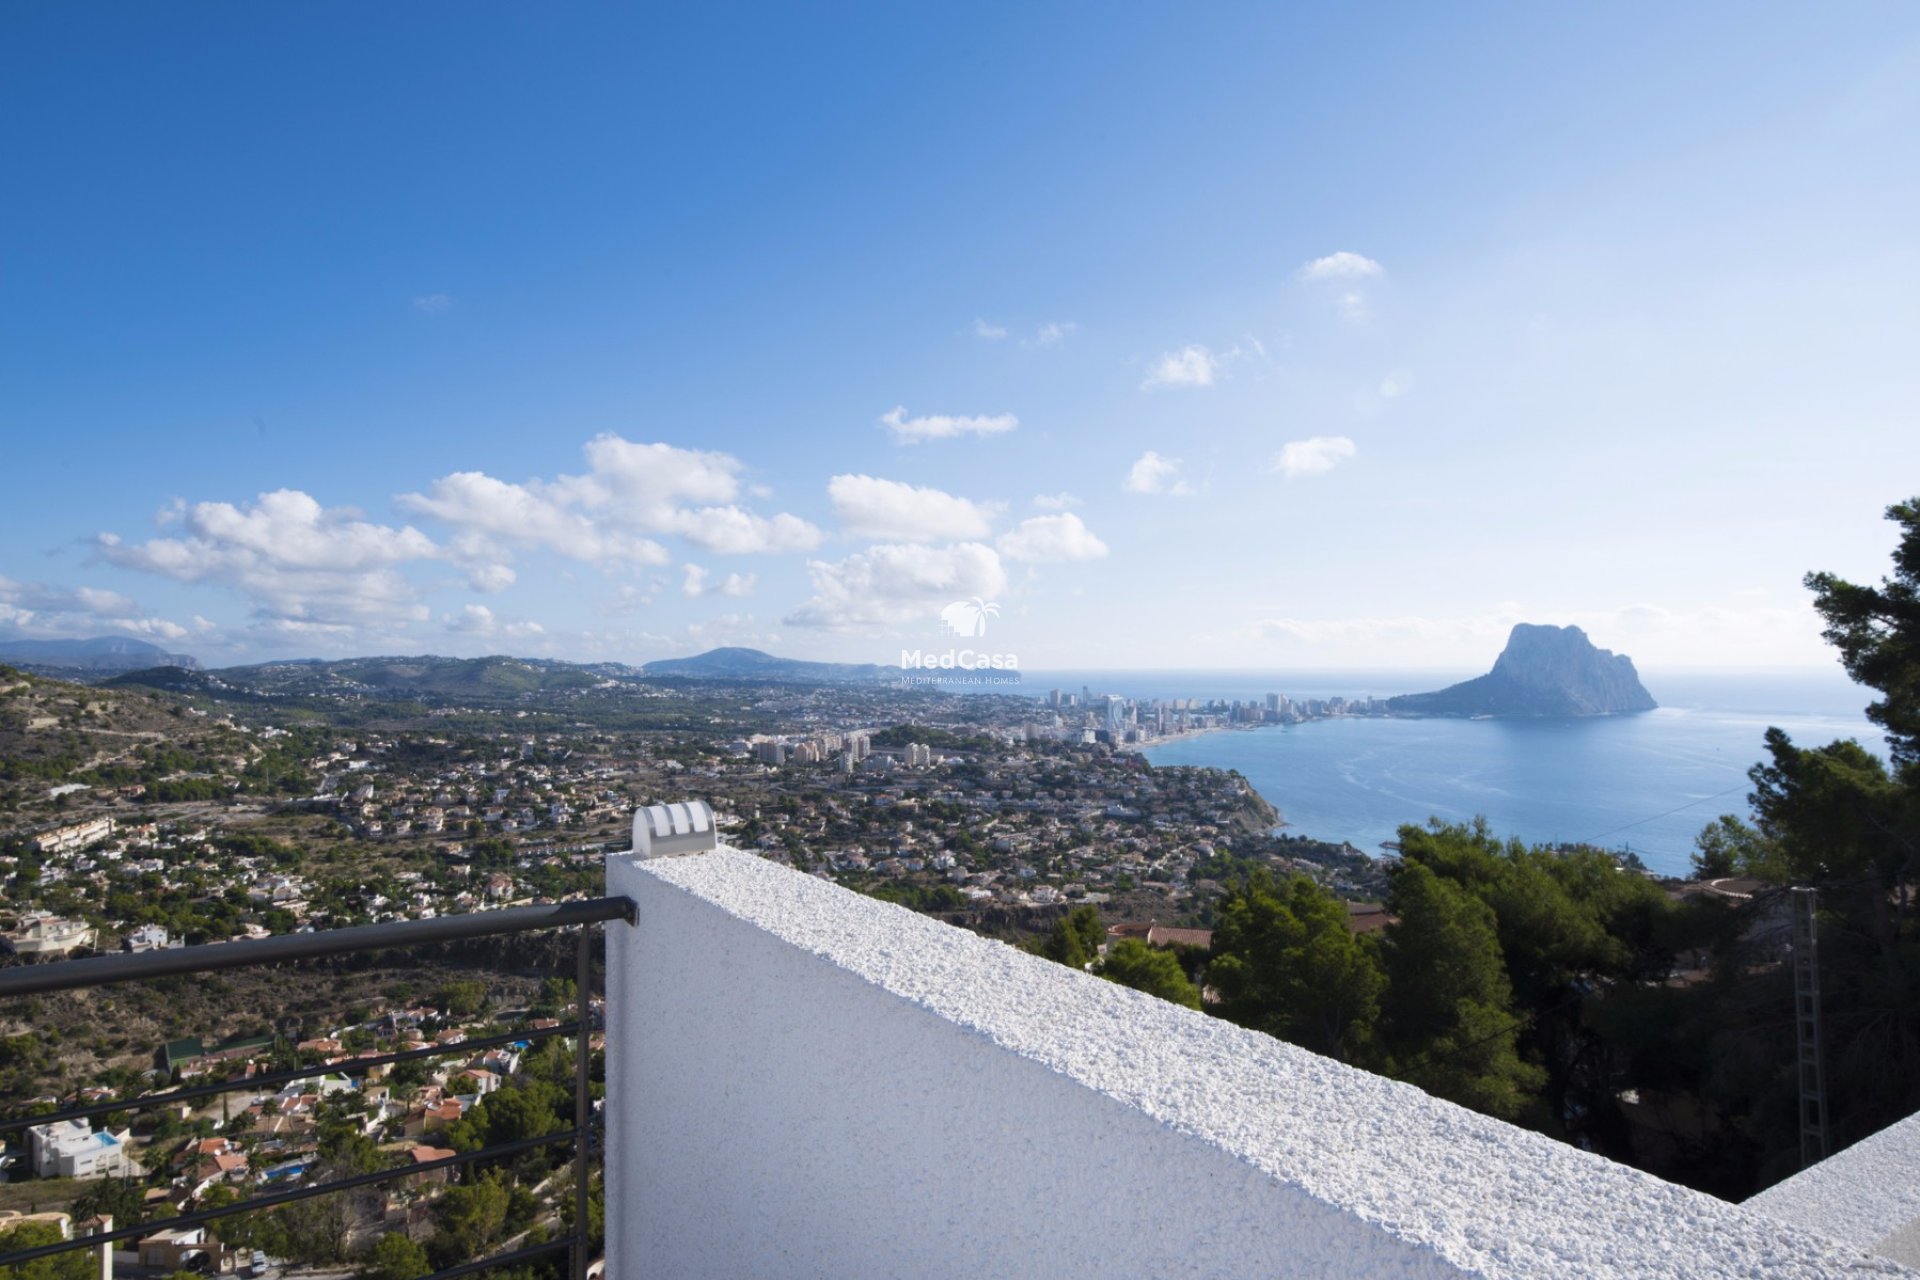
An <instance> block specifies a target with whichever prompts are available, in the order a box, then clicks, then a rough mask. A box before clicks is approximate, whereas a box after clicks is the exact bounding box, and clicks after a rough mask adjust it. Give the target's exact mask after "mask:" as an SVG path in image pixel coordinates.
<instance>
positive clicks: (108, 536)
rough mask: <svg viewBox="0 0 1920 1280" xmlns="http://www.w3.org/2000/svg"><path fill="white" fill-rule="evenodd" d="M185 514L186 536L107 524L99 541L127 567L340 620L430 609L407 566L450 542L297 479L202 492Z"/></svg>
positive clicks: (294, 613)
mask: <svg viewBox="0 0 1920 1280" xmlns="http://www.w3.org/2000/svg"><path fill="white" fill-rule="evenodd" d="M178 524H179V526H180V532H179V534H178V535H177V536H168V537H162V538H154V539H152V540H150V541H148V542H144V543H127V542H124V541H122V540H121V539H120V537H119V536H118V535H116V534H112V533H102V534H101V535H99V537H98V538H97V539H95V543H94V545H95V549H96V551H97V553H98V554H99V556H100V557H101V559H103V560H106V561H107V562H108V563H110V564H116V565H119V566H121V567H123V568H128V569H138V570H141V571H143V572H146V573H154V574H159V575H161V576H163V577H167V578H172V579H173V580H174V581H176V582H189V583H215V584H218V585H221V586H225V587H229V588H231V589H234V590H237V591H239V592H241V593H243V594H244V595H246V596H247V597H248V598H249V599H250V600H251V601H252V602H253V605H254V607H255V609H256V611H257V612H258V613H259V614H260V616H261V617H262V618H263V619H265V620H269V621H271V620H280V621H286V622H300V623H309V624H316V625H321V626H336V627H337V626H344V625H346V624H349V623H361V622H374V621H377V622H381V623H394V622H401V621H406V620H416V621H417V620H423V619H424V618H425V617H426V616H427V611H426V608H425V606H424V605H422V604H420V603H419V601H418V599H417V598H416V597H417V593H416V591H415V589H414V587H413V586H412V584H411V583H409V582H408V581H407V580H406V578H405V577H403V576H402V575H401V574H400V573H399V572H398V570H397V566H399V565H402V564H406V563H408V562H410V561H418V560H427V559H432V558H435V557H437V556H439V555H440V554H441V549H440V547H439V546H437V545H436V544H435V543H434V542H433V540H432V539H431V538H429V537H427V535H426V534H424V533H421V532H420V531H419V530H418V529H415V528H413V527H412V526H411V525H406V526H402V527H398V528H395V527H393V526H391V525H382V524H375V523H373V522H371V521H368V520H366V519H364V518H362V517H361V515H360V513H359V512H357V511H354V510H352V509H350V508H344V507H343V508H334V509H327V508H323V507H322V506H321V505H320V504H319V502H317V501H315V500H314V498H312V497H311V496H310V495H308V494H305V493H302V492H300V491H299V490H297V489H278V490H275V491H274V492H272V493H263V494H261V495H260V496H259V497H258V498H257V499H255V501H254V502H253V504H252V505H251V506H246V507H240V506H235V505H234V504H232V503H228V502H197V503H194V504H192V505H190V506H188V507H186V508H185V509H184V510H183V511H182V512H181V513H180V517H179V520H178Z"/></svg>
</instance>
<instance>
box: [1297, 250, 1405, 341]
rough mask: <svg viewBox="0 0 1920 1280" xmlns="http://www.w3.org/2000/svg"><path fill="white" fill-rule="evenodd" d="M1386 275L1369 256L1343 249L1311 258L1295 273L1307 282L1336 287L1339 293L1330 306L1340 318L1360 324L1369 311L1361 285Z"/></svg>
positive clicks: (1384, 270) (1384, 269) (1382, 268)
mask: <svg viewBox="0 0 1920 1280" xmlns="http://www.w3.org/2000/svg"><path fill="white" fill-rule="evenodd" d="M1386 274H1387V270H1386V268H1385V267H1383V266H1381V265H1380V264H1379V263H1377V262H1375V261H1374V260H1373V259H1372V258H1368V257H1363V256H1361V255H1360V254H1357V253H1348V252H1346V251H1344V250H1342V251H1341V252H1339V253H1330V254H1328V255H1327V256H1326V257H1324V258H1315V259H1314V260H1313V261H1312V262H1309V263H1307V264H1306V265H1305V266H1303V267H1301V268H1300V272H1299V275H1300V278H1301V279H1302V280H1305V281H1307V282H1308V283H1311V284H1325V285H1334V286H1338V287H1339V296H1338V297H1337V298H1336V299H1335V300H1334V305H1335V306H1336V307H1337V308H1338V309H1339V312H1340V318H1341V319H1343V320H1346V321H1348V322H1349V323H1352V324H1359V323H1362V322H1363V321H1365V320H1366V319H1367V318H1368V316H1369V315H1370V314H1371V310H1370V308H1369V306H1368V300H1367V294H1366V290H1365V289H1363V288H1362V287H1361V286H1362V285H1364V284H1366V283H1367V282H1368V281H1370V280H1379V279H1381V278H1383V277H1385V275H1386Z"/></svg>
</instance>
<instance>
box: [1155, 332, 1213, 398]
mask: <svg viewBox="0 0 1920 1280" xmlns="http://www.w3.org/2000/svg"><path fill="white" fill-rule="evenodd" d="M1220 365H1221V357H1219V356H1216V355H1215V354H1214V353H1213V352H1211V351H1209V350H1207V348H1205V347H1203V346H1201V345H1200V344H1198V343H1192V344H1190V345H1188V346H1184V347H1182V348H1180V350H1178V351H1169V352H1167V353H1166V354H1165V355H1163V356H1161V357H1160V359H1159V360H1157V361H1155V362H1154V366H1153V368H1152V369H1151V370H1149V371H1148V373H1147V378H1146V381H1144V382H1142V383H1141V384H1140V389H1141V390H1142V391H1154V390H1158V389H1159V388H1161V387H1210V386H1212V385H1213V380H1214V377H1215V375H1216V374H1217V373H1218V372H1219V370H1220Z"/></svg>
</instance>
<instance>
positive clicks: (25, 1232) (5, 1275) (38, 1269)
mask: <svg viewBox="0 0 1920 1280" xmlns="http://www.w3.org/2000/svg"><path fill="white" fill-rule="evenodd" d="M60 1240H61V1235H60V1228H58V1227H56V1226H54V1225H53V1224H52V1223H51V1222H23V1223H21V1224H20V1225H19V1226H17V1227H14V1228H13V1229H12V1230H10V1231H0V1253H11V1252H13V1251H14V1250H15V1249H32V1248H36V1247H38V1246H40V1245H43V1244H59V1243H60ZM94 1268H95V1263H94V1257H93V1250H91V1249H74V1250H72V1251H71V1252H68V1253H56V1254H54V1255H52V1256H51V1257H46V1258H36V1259H35V1260H34V1261H32V1262H23V1263H21V1264H20V1265H18V1266H14V1267H0V1280H92V1277H93V1274H94Z"/></svg>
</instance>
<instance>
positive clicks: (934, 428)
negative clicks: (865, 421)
mask: <svg viewBox="0 0 1920 1280" xmlns="http://www.w3.org/2000/svg"><path fill="white" fill-rule="evenodd" d="M880 425H881V426H883V427H885V428H886V429H887V430H888V431H890V432H892V433H893V438H894V439H895V440H898V441H901V442H902V443H905V444H918V443H919V442H921V441H923V440H950V439H952V438H953V437H955V436H996V435H999V434H1001V433H1002V432H1006V431H1011V430H1013V429H1014V428H1015V427H1017V426H1019V425H1020V419H1018V418H1016V417H1014V416H1013V415H1012V414H1010V413H1001V414H995V415H993V416H991V417H952V416H949V415H947V414H941V413H935V414H928V415H926V416H925V417H920V418H909V417H908V416H907V410H906V406H905V405H895V406H894V407H893V408H892V409H889V410H888V411H887V412H886V413H883V414H881V415H880Z"/></svg>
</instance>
